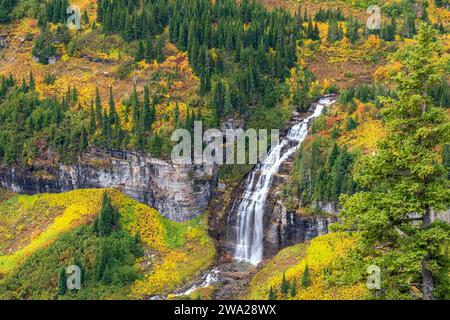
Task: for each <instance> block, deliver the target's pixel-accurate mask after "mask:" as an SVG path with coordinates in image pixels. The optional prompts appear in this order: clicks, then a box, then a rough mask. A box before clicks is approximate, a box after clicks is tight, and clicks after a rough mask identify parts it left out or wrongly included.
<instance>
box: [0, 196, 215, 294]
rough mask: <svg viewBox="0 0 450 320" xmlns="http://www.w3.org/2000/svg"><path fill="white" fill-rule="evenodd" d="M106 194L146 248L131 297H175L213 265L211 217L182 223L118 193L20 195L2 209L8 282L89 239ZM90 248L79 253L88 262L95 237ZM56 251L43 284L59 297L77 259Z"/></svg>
mask: <svg viewBox="0 0 450 320" xmlns="http://www.w3.org/2000/svg"><path fill="white" fill-rule="evenodd" d="M104 191H106V192H107V193H108V194H109V195H110V196H111V197H112V201H113V205H114V206H115V207H117V208H118V210H119V213H120V224H121V227H122V229H123V230H124V231H125V232H127V233H128V234H130V235H131V236H135V235H136V234H137V235H139V238H140V240H141V242H142V244H143V245H144V251H145V256H144V257H143V258H141V259H139V260H138V261H135V264H136V265H137V266H138V267H139V268H140V269H142V273H143V276H142V277H141V278H140V279H138V280H137V281H136V282H134V283H133V285H132V286H131V288H130V289H129V290H128V291H127V295H128V294H129V296H130V297H132V298H142V297H144V296H147V295H152V294H162V293H166V292H169V291H171V290H173V289H175V288H176V287H177V286H179V285H180V284H181V283H182V282H183V281H185V280H186V279H188V278H189V277H191V276H193V275H194V274H195V273H197V272H199V270H201V269H204V268H206V267H208V266H209V265H210V264H211V263H212V261H213V259H214V256H215V248H214V244H213V242H212V240H211V239H210V238H209V237H208V235H207V232H206V221H205V219H206V217H198V218H197V219H194V220H192V221H189V222H185V223H176V222H172V221H169V220H167V219H165V218H164V217H162V216H161V215H160V214H159V213H158V212H157V211H156V210H154V209H152V208H150V207H148V206H146V205H143V204H141V203H138V202H137V201H135V200H133V199H131V198H129V197H127V196H125V195H123V194H121V193H120V192H118V191H116V190H112V189H106V190H103V189H85V190H75V191H71V192H67V193H62V194H39V195H34V196H24V195H17V196H13V197H12V198H11V199H9V200H7V201H5V202H3V203H1V204H0V226H1V228H0V245H1V247H0V248H1V250H2V253H3V255H0V273H3V274H4V278H5V279H8V277H10V276H11V275H14V274H15V275H17V274H20V271H21V268H23V266H24V265H26V262H27V260H29V259H32V260H33V259H34V260H38V262H37V263H38V265H39V260H40V259H44V260H45V259H46V255H45V254H42V252H43V250H49V251H48V252H49V253H50V252H52V250H54V249H52V248H58V247H59V248H60V249H61V248H64V246H63V245H62V244H61V238H62V237H67V238H68V239H69V240H70V237H71V236H73V233H77V232H81V236H83V232H82V231H83V230H82V228H81V229H80V227H82V226H83V225H87V224H89V223H90V222H92V221H93V220H94V218H95V217H96V216H97V213H98V211H99V208H100V204H101V197H102V194H103V192H104ZM80 230H81V231H80ZM68 233H69V235H67V234H68ZM66 240H67V239H66ZM69 242H70V241H69ZM84 243H85V245H83V246H81V247H79V250H81V251H82V252H84V253H85V254H86V255H87V256H90V255H92V252H94V251H95V248H96V247H98V244H96V243H95V241H94V240H92V239H91V238H89V237H87V238H86V239H85V242H84ZM69 247H70V246H69ZM56 251H57V252H56V253H55V252H53V253H52V255H55V254H56V256H57V257H58V258H59V261H58V263H57V264H54V263H53V262H51V261H48V267H49V268H50V269H52V273H50V274H49V275H47V277H46V278H45V279H41V280H42V281H43V282H44V284H46V285H48V286H49V287H50V288H52V290H53V291H54V290H55V286H56V280H55V279H56V277H57V274H58V271H59V268H60V266H64V263H65V262H68V261H69V260H70V259H68V257H73V254H74V252H72V253H68V252H67V251H65V250H56ZM75 251H76V250H75ZM59 262H61V263H62V264H61V263H59ZM44 264H45V263H44ZM40 265H41V266H42V264H40ZM23 276H24V277H26V276H27V275H26V274H23ZM3 280H4V279H3ZM23 285H26V284H23ZM0 287H1V286H0ZM22 290H24V288H23V287H22ZM52 290H51V291H52ZM119 295H120V294H119ZM48 297H50V296H48ZM120 297H124V296H120Z"/></svg>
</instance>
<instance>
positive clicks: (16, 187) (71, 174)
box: [0, 150, 217, 221]
mask: <svg viewBox="0 0 450 320" xmlns="http://www.w3.org/2000/svg"><path fill="white" fill-rule="evenodd" d="M216 181H217V170H216V168H215V167H205V166H199V165H174V164H172V163H170V162H167V161H163V160H160V159H157V158H153V157H149V156H145V155H141V154H138V153H134V152H128V151H116V150H92V151H91V152H89V153H86V154H85V155H83V157H82V158H81V159H80V160H79V161H77V162H76V163H75V164H72V165H55V166H45V167H33V168H31V169H18V168H14V167H8V168H5V167H0V186H1V187H4V188H8V189H11V190H13V191H15V192H20V193H25V194H34V193H43V192H64V191H68V190H72V189H78V188H118V189H120V190H121V191H122V192H124V193H125V194H127V195H129V196H131V197H133V198H135V199H136V200H138V201H140V202H143V203H146V204H148V205H150V206H152V207H154V208H156V209H158V210H159V211H160V212H161V213H162V214H163V215H164V216H166V217H167V218H169V219H171V220H175V221H185V220H188V219H192V218H193V217H195V216H197V215H199V214H201V213H203V212H204V210H205V209H206V208H207V206H208V203H209V200H210V197H211V189H212V188H213V187H214V186H215V184H216Z"/></svg>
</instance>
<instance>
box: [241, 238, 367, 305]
mask: <svg viewBox="0 0 450 320" xmlns="http://www.w3.org/2000/svg"><path fill="white" fill-rule="evenodd" d="M354 246H355V238H353V237H351V236H350V235H348V234H346V233H331V234H327V235H324V236H320V237H317V238H315V239H313V240H311V242H309V243H302V244H297V245H294V246H292V247H288V248H285V249H283V250H281V251H280V252H279V253H278V254H277V255H276V256H275V257H274V258H273V259H272V260H271V261H270V262H269V263H268V264H267V265H265V266H264V268H263V269H262V270H261V271H259V272H258V273H257V274H256V275H255V276H254V278H253V279H252V282H251V283H250V292H249V294H248V296H246V298H250V299H267V298H268V292H269V289H270V287H272V288H274V289H275V290H276V291H277V299H300V300H322V299H326V300H329V299H333V300H334V299H337V300H341V299H342V300H347V299H363V298H365V297H366V295H367V289H366V287H365V285H364V284H363V283H360V282H355V281H348V280H347V281H344V282H341V284H338V283H337V282H336V279H337V277H338V276H339V274H340V270H341V268H342V262H343V259H345V257H346V256H347V255H348V254H349V253H350V252H351V250H352V249H353V248H354ZM306 265H308V268H309V270H310V279H311V284H310V286H308V287H305V288H304V287H302V285H301V282H302V281H301V278H302V274H303V272H304V270H305V266H306ZM283 272H285V273H286V279H287V280H288V281H289V282H290V283H291V285H292V283H293V282H294V278H295V279H296V283H297V286H296V288H297V294H296V295H295V296H291V295H290V294H288V295H282V294H281V292H280V291H281V290H280V287H281V280H282V277H283Z"/></svg>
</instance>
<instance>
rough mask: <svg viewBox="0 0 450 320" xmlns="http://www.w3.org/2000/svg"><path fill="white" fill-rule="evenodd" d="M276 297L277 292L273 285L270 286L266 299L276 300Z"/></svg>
mask: <svg viewBox="0 0 450 320" xmlns="http://www.w3.org/2000/svg"><path fill="white" fill-rule="evenodd" d="M276 299H277V294H276V292H275V291H274V289H273V287H272V286H270V289H269V294H268V300H276Z"/></svg>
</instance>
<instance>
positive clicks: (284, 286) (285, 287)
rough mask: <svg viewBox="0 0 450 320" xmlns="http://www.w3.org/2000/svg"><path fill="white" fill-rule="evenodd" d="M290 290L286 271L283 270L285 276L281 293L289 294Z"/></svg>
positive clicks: (282, 280)
mask: <svg viewBox="0 0 450 320" xmlns="http://www.w3.org/2000/svg"><path fill="white" fill-rule="evenodd" d="M288 292H289V282H288V281H287V280H286V272H283V278H282V279H281V293H282V294H283V295H285V296H286V295H287V294H288Z"/></svg>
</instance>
